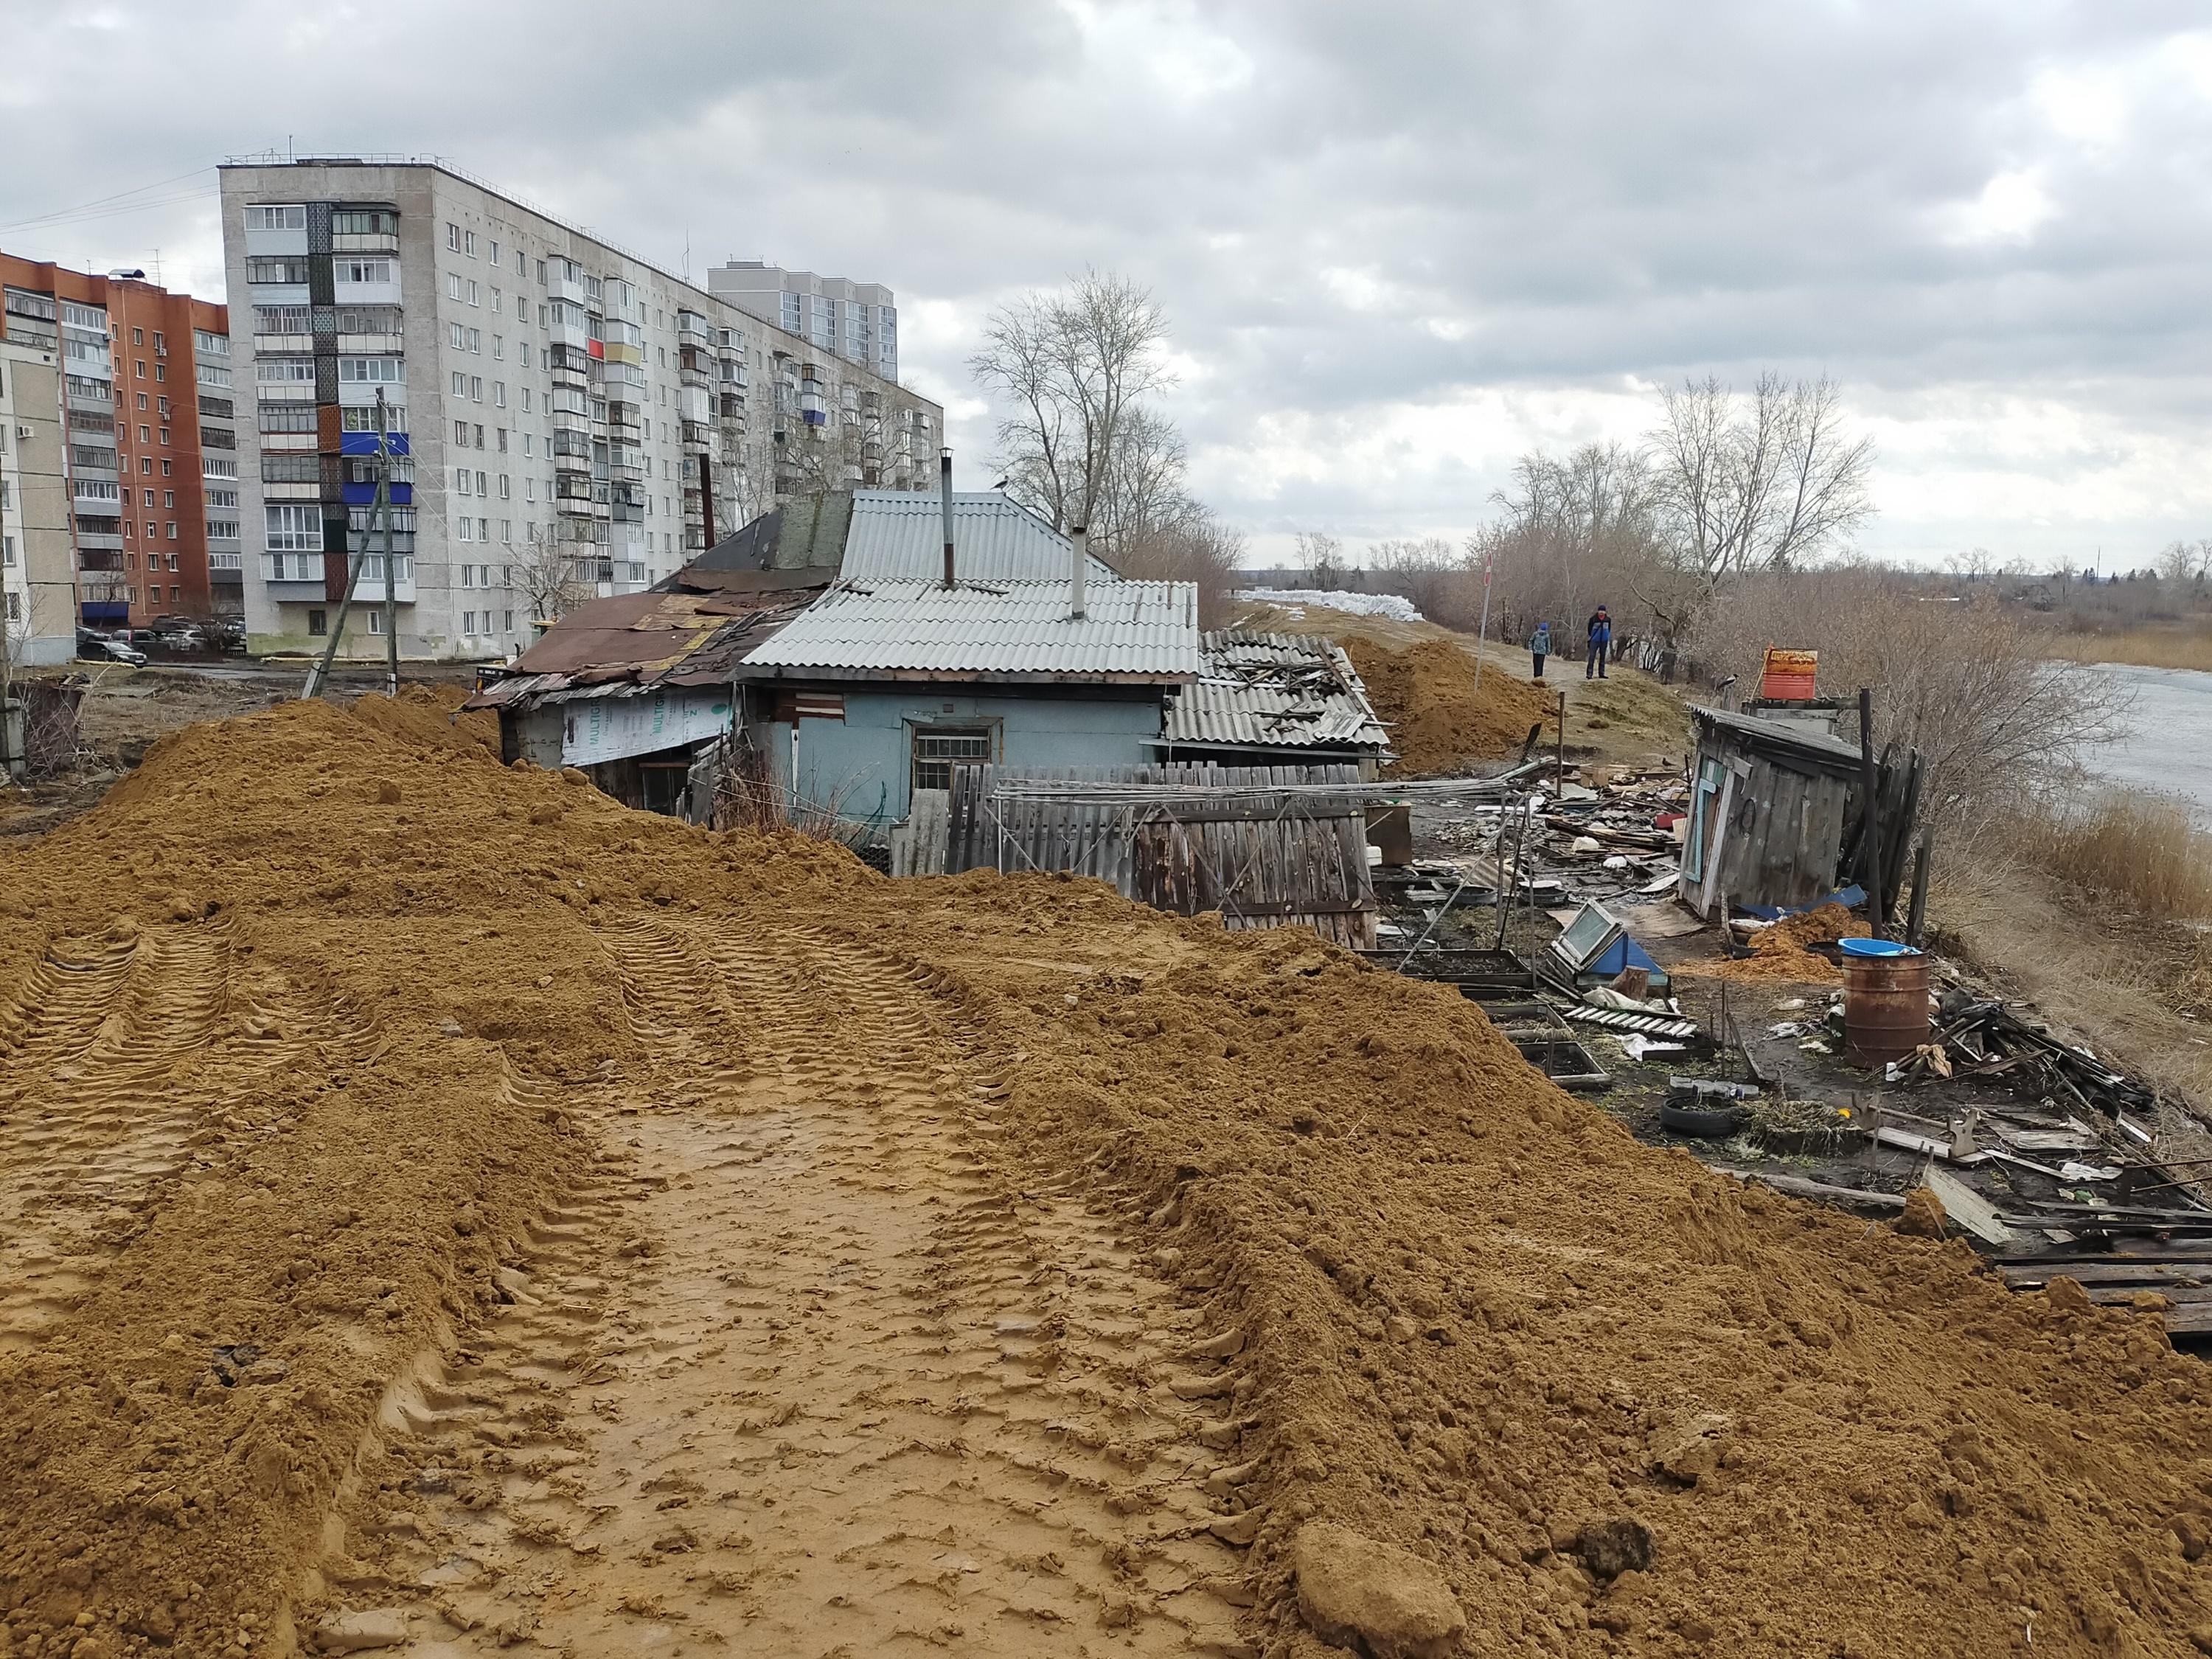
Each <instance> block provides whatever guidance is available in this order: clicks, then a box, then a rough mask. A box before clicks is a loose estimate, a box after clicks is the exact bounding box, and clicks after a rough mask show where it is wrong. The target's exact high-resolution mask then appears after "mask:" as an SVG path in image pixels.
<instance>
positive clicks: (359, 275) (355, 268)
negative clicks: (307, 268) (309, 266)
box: [300, 259, 392, 283]
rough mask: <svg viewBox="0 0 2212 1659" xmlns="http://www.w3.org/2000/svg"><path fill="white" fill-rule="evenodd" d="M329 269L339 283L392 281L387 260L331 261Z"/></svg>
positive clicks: (302, 279)
mask: <svg viewBox="0 0 2212 1659" xmlns="http://www.w3.org/2000/svg"><path fill="white" fill-rule="evenodd" d="M303 269H304V267H303ZM331 271H332V273H333V274H334V275H335V276H336V277H337V280H338V281H339V282H341V283H388V282H390V281H391V280H392V261H391V260H389V259H336V260H333V261H331ZM300 280H301V282H303V283H304V282H305V281H307V278H306V277H305V276H301V278H300Z"/></svg>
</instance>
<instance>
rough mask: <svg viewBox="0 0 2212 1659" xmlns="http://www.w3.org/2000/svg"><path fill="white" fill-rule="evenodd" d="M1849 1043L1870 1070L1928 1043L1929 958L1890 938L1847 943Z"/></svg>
mask: <svg viewBox="0 0 2212 1659" xmlns="http://www.w3.org/2000/svg"><path fill="white" fill-rule="evenodd" d="M1843 951H1844V1047H1845V1048H1846V1049H1847V1050H1848V1051H1849V1052H1850V1057H1851V1058H1852V1059H1853V1060H1857V1061H1859V1062H1860V1063H1861V1064H1863V1065H1867V1066H1882V1065H1887V1063H1888V1062H1889V1061H1891V1060H1902V1059H1904V1058H1905V1055H1907V1054H1911V1052H1912V1051H1913V1050H1914V1049H1915V1048H1919V1047H1920V1046H1921V1045H1922V1044H1923V1043H1924V1042H1927V1041H1928V969H1929V962H1928V958H1927V957H1926V956H1924V955H1923V954H1922V953H1921V952H1920V951H1916V950H1914V949H1912V947H1911V946H1910V945H1898V944H1895V943H1893V942H1892V941H1890V940H1888V939H1845V940H1844V942H1843Z"/></svg>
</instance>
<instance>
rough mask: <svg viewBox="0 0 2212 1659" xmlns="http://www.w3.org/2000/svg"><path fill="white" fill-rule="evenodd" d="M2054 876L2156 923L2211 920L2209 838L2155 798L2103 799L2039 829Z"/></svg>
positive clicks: (2042, 852)
mask: <svg viewBox="0 0 2212 1659" xmlns="http://www.w3.org/2000/svg"><path fill="white" fill-rule="evenodd" d="M2030 833H2031V834H2032V835H2033V836H2035V837H2036V838H2037V840H2038V841H2039V843H2040V844H2039V846H2037V847H2036V848H2035V849H2034V850H2035V851H2036V852H2037V853H2039V854H2040V857H2041V861H2042V862H2043V863H2044V865H2045V867H2047V868H2048V869H2049V870H2050V871H2051V873H2053V874H2054V875H2056V876H2057V878H2059V879H2060V880H2061V881H2063V882H2064V883H2066V884H2068V885H2069V886H2071V887H2075V888H2078V889H2080V890H2081V891H2083V892H2085V893H2087V894H2089V895H2091V896H2093V897H2096V898H2099V899H2103V900H2106V901H2109V902H2116V903H2119V904H2124V905H2125V906H2127V907H2128V908H2130V909H2131V910H2133V911H2135V912H2136V914H2138V915H2142V916H2144V917H2146V918H2148V919H2149V920H2151V921H2204V920H2207V919H2212V833H2207V832H2206V831H2204V830H2203V829H2198V828H2197V825H2196V824H2195V823H2193V822H2192V821H2191V818H2190V817H2189V815H2188V813H2187V812H2185V811H2183V810H2182V809H2181V808H2180V807H2179V806H2178V805H2174V804H2173V803H2172V802H2170V801H2166V800H2160V799H2157V798H2155V797H2151V798H2144V797H2140V796H2126V795H2104V796H2100V797H2098V798H2096V799H2093V801H2091V802H2090V803H2089V804H2087V805H2086V806H2081V807H2077V808H2075V809H2072V810H2070V811H2061V812H2060V813H2058V814H2056V815H2054V816H2052V817H2048V818H2045V819H2044V820H2042V821H2041V822H2040V823H2037V824H2034V825H2033V828H2032V829H2031V831H2030Z"/></svg>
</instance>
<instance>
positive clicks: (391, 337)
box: [257, 334, 407, 357]
mask: <svg viewBox="0 0 2212 1659" xmlns="http://www.w3.org/2000/svg"><path fill="white" fill-rule="evenodd" d="M257 349H258V343H257ZM284 349H286V350H287V351H294V350H297V351H304V350H306V349H307V348H306V347H305V346H287V347H285V348H284ZM406 349H407V344H406V339H405V337H404V336H403V335H398V334H341V335H339V336H338V352H339V355H340V356H351V355H353V354H354V353H356V352H360V353H362V354H365V355H367V354H374V355H376V356H395V357H396V356H399V355H400V354H401V353H403V352H404V351H405V350H406Z"/></svg>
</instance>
